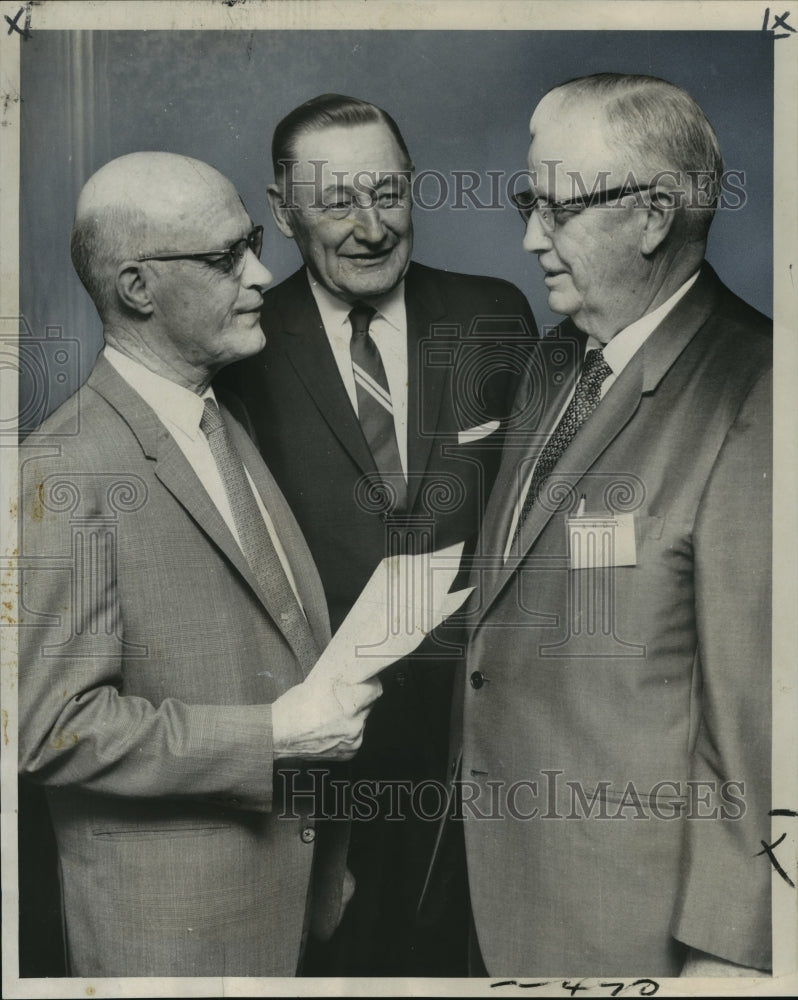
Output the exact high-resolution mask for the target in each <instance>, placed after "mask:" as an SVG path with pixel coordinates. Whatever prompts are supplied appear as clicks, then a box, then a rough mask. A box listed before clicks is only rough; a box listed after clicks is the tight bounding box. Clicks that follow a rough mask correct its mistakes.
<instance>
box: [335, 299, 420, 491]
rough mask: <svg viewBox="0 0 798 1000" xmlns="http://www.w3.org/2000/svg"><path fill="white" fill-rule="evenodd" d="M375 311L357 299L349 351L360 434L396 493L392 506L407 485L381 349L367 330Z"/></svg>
mask: <svg viewBox="0 0 798 1000" xmlns="http://www.w3.org/2000/svg"><path fill="white" fill-rule="evenodd" d="M376 311H377V310H376V309H373V308H372V307H371V306H368V305H366V304H365V302H356V303H355V304H354V307H353V309H352V310H351V312H350V313H349V322H350V323H351V325H352V340H351V341H350V344H349V352H350V354H351V357H352V371H353V372H354V375H355V388H356V391H357V414H358V419H359V420H360V426H361V427H362V428H363V434H364V436H365V438H366V441H367V442H368V446H369V448H370V449H371V454H372V456H373V457H374V464H375V465H376V466H377V468H378V470H379V472H380V474H381V475H382V477H383V479H384V480H385V482H386V483H388V484H389V485H390V486H391V489H392V490H393V492H394V493H395V494H396V498H397V499H396V504H395V509H398V510H403V509H404V508H405V506H406V502H407V484H406V482H405V478H404V473H403V472H402V463H401V460H400V458H399V445H398V443H397V440H396V427H395V425H394V420H393V404H392V403H391V393H390V390H389V388H388V379H387V378H386V376H385V369H384V368H383V365H382V358H381V357H380V352H379V351H378V350H377V345H376V344H375V343H374V340H373V339H372V337H371V334H370V333H369V324H370V323H371V320H372V318H373V317H374V314H375V312H376Z"/></svg>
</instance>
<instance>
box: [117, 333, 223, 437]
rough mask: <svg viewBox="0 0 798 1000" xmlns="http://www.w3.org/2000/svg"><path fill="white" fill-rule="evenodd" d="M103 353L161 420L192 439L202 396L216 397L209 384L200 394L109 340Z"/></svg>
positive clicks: (201, 407) (203, 405)
mask: <svg viewBox="0 0 798 1000" xmlns="http://www.w3.org/2000/svg"><path fill="white" fill-rule="evenodd" d="M104 354H105V357H106V359H107V360H108V361H109V362H110V364H111V365H113V367H114V368H115V369H116V371H117V372H118V374H119V375H121V376H122V378H123V379H124V380H125V381H126V382H127V383H128V385H130V386H131V387H132V388H133V389H135V391H136V392H137V393H138V394H139V396H141V398H142V399H143V400H144V402H145V403H147V405H148V406H150V407H152V409H153V410H154V411H155V414H156V416H157V417H158V418H159V419H160V420H161V422H162V423H165V424H168V425H169V426H170V428H177V429H178V430H179V431H181V432H182V433H183V434H185V435H186V437H188V438H191V440H192V441H193V440H194V439H195V438H196V437H197V435H198V434H199V433H200V420H201V419H202V412H203V410H204V408H205V400H206V399H212V400H214V401H215V400H216V396H215V395H214V392H213V389H212V388H211V387H210V386H208V388H207V389H206V390H205V392H204V393H203V394H202V395H201V396H199V395H197V393H196V392H192V391H191V389H186V388H185V386H182V385H178V384H177V382H173V381H172V380H171V379H168V378H165V377H164V376H163V375H158V374H157V373H156V372H154V371H151V370H150V369H149V368H146V367H145V366H144V365H143V364H141V362H140V361H134V360H133V358H129V357H128V356H127V355H126V354H122V352H121V351H117V350H116V348H114V347H111V346H110V345H109V344H106V345H105V348H104Z"/></svg>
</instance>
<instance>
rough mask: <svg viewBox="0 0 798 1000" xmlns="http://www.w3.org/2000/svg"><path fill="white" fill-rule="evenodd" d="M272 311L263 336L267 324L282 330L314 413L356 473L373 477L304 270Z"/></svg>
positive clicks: (369, 458) (287, 284) (370, 459)
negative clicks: (334, 437) (355, 469)
mask: <svg viewBox="0 0 798 1000" xmlns="http://www.w3.org/2000/svg"><path fill="white" fill-rule="evenodd" d="M277 311H278V317H277V319H276V320H272V319H271V317H270V316H269V314H268V313H264V320H263V325H264V327H265V331H266V336H267V337H268V336H269V330H270V329H271V324H272V323H273V322H274V323H275V324H276V325H275V328H276V329H281V330H284V331H285V334H286V336H285V337H284V338H283V343H284V345H285V353H286V356H287V357H288V359H289V361H290V362H291V364H292V366H293V368H294V370H295V371H296V373H297V375H298V376H299V378H300V380H301V381H302V383H303V384H304V386H305V388H306V389H307V391H308V395H309V396H310V398H311V400H312V401H313V403H314V405H315V406H316V408H317V409H318V411H319V413H320V414H321V415H322V417H323V418H324V420H325V421H326V422H327V424H329V426H330V429H331V430H332V432H333V433H334V434H335V436H336V437H337V438H338V440H339V441H340V443H341V446H342V447H343V448H344V449H345V450H346V451H347V452H348V454H349V455H350V457H351V458H352V460H353V461H354V462H355V463H356V465H357V466H358V467H359V469H360V471H361V472H376V471H377V467H376V465H375V464H374V459H373V457H372V454H371V451H370V449H369V446H368V444H367V443H366V439H365V438H364V436H363V431H362V429H361V427H360V423H359V421H358V419H357V414H356V413H355V411H354V409H353V408H352V404H351V402H350V401H349V397H348V395H347V393H346V389H345V388H344V385H343V382H342V381H341V374H340V372H339V371H338V366H337V365H336V363H335V358H334V357H333V353H332V349H331V347H330V342H329V340H328V339H327V334H326V333H325V331H324V325H323V323H322V321H321V316H320V315H319V310H318V307H317V306H316V301H315V299H314V298H313V293H312V292H311V290H310V286H309V284H308V279H307V276H306V273H305V271H304V270H302V271H299V272H298V273H297V274H295V275H294V276H293V278H291V279H289V281H287V282H285V285H284V286H283V289H282V294H281V298H280V303H279V305H278V306H277Z"/></svg>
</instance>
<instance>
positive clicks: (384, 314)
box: [307, 270, 405, 330]
mask: <svg viewBox="0 0 798 1000" xmlns="http://www.w3.org/2000/svg"><path fill="white" fill-rule="evenodd" d="M307 276H308V282H309V284H310V290H311V292H312V293H313V298H314V299H315V300H316V305H317V306H318V307H319V312H320V314H321V319H322V323H324V326H325V328H331V329H335V328H337V327H340V326H344V324H346V327H347V330H348V329H349V313H350V312H351V311H352V305H351V303H349V302H344V300H343V299H339V298H338V296H337V295H333V293H332V292H331V291H329V289H327V288H325V287H324V285H322V284H321V282H320V281H317V280H316V279H315V278H314V277H313V275H312V274H311V273H310V271H309V270H308V271H307ZM363 301H364V302H366V303H368V305H370V306H373V307H374V309H376V310H377V316H379V317H380V318H382V319H384V320H385V321H386V323H388V324H389V325H390V326H392V327H393V328H394V329H395V330H401V329H402V323H403V319H404V308H405V283H404V279H402V281H400V282H399V284H398V285H395V286H394V287H393V288H392V289H391V290H390V291H389V292H386V293H385V294H384V295H378V296H376V297H371V298H364V299H363Z"/></svg>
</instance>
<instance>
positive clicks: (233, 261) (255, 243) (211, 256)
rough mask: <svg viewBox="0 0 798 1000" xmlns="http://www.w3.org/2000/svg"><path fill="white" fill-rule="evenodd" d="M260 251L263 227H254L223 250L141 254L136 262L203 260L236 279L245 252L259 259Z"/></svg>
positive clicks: (241, 268) (241, 266)
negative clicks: (248, 251) (250, 252)
mask: <svg viewBox="0 0 798 1000" xmlns="http://www.w3.org/2000/svg"><path fill="white" fill-rule="evenodd" d="M262 249H263V226H255V228H254V229H253V230H252V232H251V233H249V234H248V235H247V236H244V237H242V239H240V240H236V241H235V243H233V244H232V245H231V246H229V247H227V248H226V249H224V250H198V251H196V252H195V253H183V251H182V250H170V251H168V252H166V253H155V254H147V255H145V254H141V255H140V256H138V257H137V258H136V260H138V261H144V260H204V261H206V262H207V263H208V264H211V265H212V266H215V267H220V268H221V269H222V270H223V271H224V273H225V274H233V275H236V277H237V276H238V275H240V274H241V272H242V271H243V270H244V258H245V257H246V255H247V250H251V251H252V252H253V253H254V254H255V256H256V257H257V258H258V259H260V252H261V250H262Z"/></svg>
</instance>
